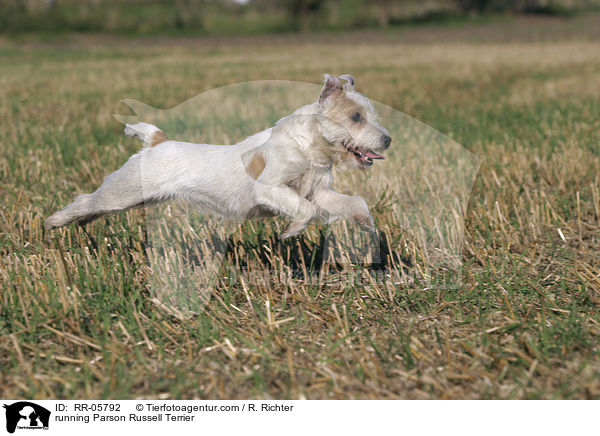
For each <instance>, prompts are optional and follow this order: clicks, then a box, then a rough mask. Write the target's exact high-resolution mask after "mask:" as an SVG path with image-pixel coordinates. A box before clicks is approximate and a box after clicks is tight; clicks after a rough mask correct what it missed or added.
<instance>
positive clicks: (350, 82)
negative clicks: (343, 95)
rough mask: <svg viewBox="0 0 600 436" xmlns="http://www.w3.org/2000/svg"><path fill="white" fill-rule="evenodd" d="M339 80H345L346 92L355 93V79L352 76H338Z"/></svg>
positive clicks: (344, 87)
mask: <svg viewBox="0 0 600 436" xmlns="http://www.w3.org/2000/svg"><path fill="white" fill-rule="evenodd" d="M338 78H339V79H342V80H345V81H346V82H345V83H344V86H342V88H343V89H344V91H350V92H354V77H352V75H350V74H342V75H341V76H338Z"/></svg>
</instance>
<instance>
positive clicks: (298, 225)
mask: <svg viewBox="0 0 600 436" xmlns="http://www.w3.org/2000/svg"><path fill="white" fill-rule="evenodd" d="M255 193H256V201H257V202H258V203H259V204H261V205H263V206H267V207H268V208H269V209H272V210H274V211H276V212H277V213H279V214H283V215H286V216H287V217H289V218H290V220H291V222H290V224H289V225H288V226H287V228H286V230H285V232H284V233H283V234H282V237H283V238H289V237H290V236H295V235H298V234H300V233H302V231H303V230H304V229H305V228H306V226H307V225H308V224H309V223H310V222H311V221H312V220H315V219H320V220H323V221H326V220H327V214H326V212H325V211H324V210H323V209H322V208H321V207H320V206H318V205H316V204H314V203H311V202H310V201H308V200H307V199H306V198H303V197H301V196H299V195H298V194H297V193H296V192H295V191H294V190H292V189H291V188H289V187H287V186H270V185H265V184H263V183H257V184H256V189H255Z"/></svg>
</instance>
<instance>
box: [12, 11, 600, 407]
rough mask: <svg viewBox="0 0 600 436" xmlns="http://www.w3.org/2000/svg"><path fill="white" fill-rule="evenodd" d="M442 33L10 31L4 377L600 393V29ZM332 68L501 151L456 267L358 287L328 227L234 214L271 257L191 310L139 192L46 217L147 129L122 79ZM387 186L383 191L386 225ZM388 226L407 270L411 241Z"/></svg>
mask: <svg viewBox="0 0 600 436" xmlns="http://www.w3.org/2000/svg"><path fill="white" fill-rule="evenodd" d="M580 20H583V21H584V22H586V23H587V22H588V21H589V18H581V19H580ZM574 23H575V24H573V22H569V24H568V26H569V29H571V28H577V26H576V23H577V21H576V20H575V22H574ZM551 24H552V23H551ZM536 25H537V24H536ZM554 25H555V24H552V26H554ZM499 26H500V25H498V24H495V25H494V26H493V32H494V35H496V34H501V26H500V28H499ZM515 26H516V28H517V29H518V31H517V30H515ZM519 26H521V27H519ZM552 26H550V27H549V28H550V29H553V27H552ZM532 28H533V29H534V30H535V29H538V28H537V27H535V26H532ZM583 28H584V29H585V26H583ZM425 30H426V29H425ZM538 30H539V29H538ZM588 30H589V29H588ZM444 31H446V32H447V33H448V35H449V37H448V41H446V42H439V41H438V42H436V43H420V42H414V41H413V40H414V38H415V36H414V34H416V35H418V34H422V33H424V29H423V28H418V29H413V30H410V29H409V30H403V31H401V32H388V33H385V34H376V33H372V32H371V33H369V34H368V37H366V38H359V37H360V34H359V35H358V36H356V35H355V36H353V35H340V36H331V35H329V36H327V37H326V38H327V39H328V42H327V44H318V43H317V42H318V41H316V40H315V37H308V38H307V39H296V38H295V37H285V38H281V39H279V40H276V41H275V43H274V44H271V43H270V41H271V40H270V39H268V38H264V39H261V38H258V39H256V40H254V41H252V42H251V43H247V44H240V43H239V42H236V41H235V40H232V41H228V40H219V43H218V45H216V46H210V45H208V44H206V42H202V41H201V42H198V43H196V42H195V41H193V40H185V41H179V42H180V44H177V42H178V41H177V40H155V41H153V43H154V44H153V45H146V44H144V41H123V43H122V44H116V45H115V42H118V41H115V40H105V41H94V40H89V39H86V40H75V41H71V42H68V43H61V44H57V43H54V44H39V43H36V44H30V45H25V46H18V45H17V44H16V43H14V42H10V41H4V42H2V44H1V45H0V53H2V54H3V56H4V58H5V59H6V62H4V63H2V65H1V66H0V89H2V92H1V93H0V119H1V120H2V129H1V131H0V144H1V147H2V155H1V157H0V175H1V177H0V192H1V193H2V197H3V200H4V201H3V202H2V210H1V213H0V220H1V222H2V233H1V234H0V252H1V253H2V259H1V261H0V262H1V263H0V277H1V283H2V295H1V296H0V368H1V371H0V396H1V397H5V398H12V397H15V398H16V397H28V398H55V397H66V398H136V397H160V398H195V397H198V398H245V397H264V398H598V397H600V383H599V382H598V380H599V378H598V376H599V375H600V364H599V360H598V350H599V348H598V345H599V344H598V335H599V333H600V332H599V321H600V316H599V315H600V312H599V310H598V304H599V303H600V270H599V266H598V265H600V255H599V254H598V252H599V250H598V248H599V246H598V244H599V242H598V237H599V233H598V226H599V220H600V179H599V177H598V169H599V168H600V156H599V154H598V142H599V136H600V135H599V133H598V132H600V121H598V120H600V117H599V115H600V102H599V100H598V98H599V96H598V91H597V86H596V87H595V86H594V85H593V83H594V82H597V78H598V75H599V74H600V42H598V41H597V40H596V39H595V38H596V37H597V35H595V34H594V33H593V32H590V31H586V30H581V33H580V34H578V33H577V32H571V33H569V37H568V38H566V39H564V40H562V39H561V38H560V35H561V33H560V32H557V34H558V36H559V37H558V38H557V37H556V35H555V34H552V33H548V35H547V38H541V40H540V38H539V35H538V34H535V35H534V34H533V33H534V32H533V31H531V32H532V33H531V34H530V33H528V29H527V28H526V27H524V26H522V25H519V23H517V25H515V24H514V23H508V24H506V29H505V31H506V32H509V33H510V34H511V37H510V38H507V40H506V41H505V42H502V43H499V42H494V41H491V40H486V38H483V41H482V42H478V43H473V42H470V41H469V35H471V34H472V33H469V28H461V29H460V31H458V30H457V29H453V28H450V29H445V30H444V29H435V30H434V31H432V33H433V34H435V35H437V39H438V40H439V39H442V40H443V39H444V37H443V36H444ZM411 32H414V34H412V33H411ZM474 32H475V31H474ZM476 32H477V34H478V35H479V34H481V35H484V36H485V29H482V28H479V27H478V28H477V29H476ZM411 35H412V38H413V39H411ZM461 35H464V36H463V37H462V39H461ZM514 35H519V38H514ZM532 35H533V36H532ZM356 38H359V39H358V40H357V39H356ZM488 39H489V38H488ZM407 41H408V42H407ZM84 43H85V44H84ZM326 71H330V72H340V73H341V72H351V73H353V74H354V75H355V77H356V78H357V84H358V86H359V88H360V89H361V91H363V92H364V93H365V94H367V95H369V96H371V97H372V98H373V99H375V100H378V101H381V102H383V103H385V104H387V105H390V106H394V107H396V108H397V109H399V110H402V111H404V112H406V113H408V114H410V115H412V116H414V117H416V118H418V119H420V120H422V121H424V122H426V123H428V124H429V125H431V126H433V127H434V128H436V129H438V130H439V131H441V132H443V133H445V134H448V135H449V136H450V137H452V138H453V139H454V140H456V141H457V142H458V143H460V144H463V145H464V146H465V147H467V148H468V149H469V150H471V151H473V152H474V153H476V154H477V155H478V156H480V157H481V158H482V159H483V162H484V163H483V166H482V168H481V170H480V173H479V175H478V178H477V180H476V182H475V186H474V190H473V194H472V196H471V198H470V204H469V210H468V213H467V219H466V234H465V241H464V244H463V253H462V256H463V262H464V267H463V270H462V285H461V287H460V288H458V289H450V290H443V289H434V288H430V287H426V286H421V285H419V284H418V282H417V283H412V284H410V285H408V284H394V282H392V281H390V280H383V281H377V280H370V279H369V277H371V276H370V275H368V276H366V279H363V280H361V281H358V282H356V283H355V284H354V285H348V284H346V285H343V286H342V285H341V284H344V283H346V282H344V281H340V280H337V278H338V276H336V274H337V273H338V272H339V271H338V272H335V271H330V273H331V275H326V276H325V277H326V279H325V280H320V281H316V282H311V281H309V280H307V279H306V277H307V276H308V275H310V265H309V264H310V262H308V261H307V259H306V258H304V259H303V258H302V256H303V255H304V256H306V255H307V254H310V255H313V254H314V253H315V252H316V251H317V250H318V242H319V237H320V233H319V231H318V228H316V227H314V228H311V229H310V231H309V232H308V234H307V235H306V236H305V237H304V238H300V239H298V240H295V241H292V242H290V243H285V244H281V243H280V242H279V240H278V238H277V230H278V226H280V225H281V222H280V221H274V222H267V223H263V224H252V225H248V226H246V227H244V228H243V229H241V230H238V231H236V233H234V236H233V238H232V242H233V243H234V246H233V248H232V249H230V250H229V251H228V253H227V256H229V261H228V262H229V264H231V265H235V266H238V267H241V266H244V265H246V266H247V265H250V268H260V267H263V268H265V267H266V268H268V269H270V270H272V271H276V272H277V275H276V276H273V275H270V276H268V277H266V278H265V280H263V281H261V280H255V281H253V282H249V281H247V280H238V281H235V282H234V281H230V280H227V279H225V278H224V277H225V276H222V277H220V278H219V282H218V284H217V286H216V287H215V289H214V291H213V293H212V298H211V299H210V301H209V302H208V303H207V305H206V308H205V311H204V312H203V313H201V314H200V315H198V316H195V317H193V318H191V319H189V320H185V321H181V320H178V319H177V318H176V317H173V316H171V315H170V314H169V313H167V312H165V311H164V310H163V309H161V307H160V305H159V304H157V302H156V300H153V297H154V296H153V293H152V286H151V285H150V283H151V281H149V279H148V277H149V276H148V274H149V272H148V268H149V265H150V264H151V262H149V261H148V253H147V252H146V243H147V242H148V239H147V236H146V221H145V219H144V218H145V216H144V213H143V211H140V210H137V211H131V212H128V213H127V214H122V215H118V216H113V217H110V218H108V219H102V220H99V221H97V222H95V223H92V224H91V225H89V226H88V227H87V231H88V233H89V234H90V235H91V237H89V236H88V235H86V233H85V232H84V231H83V230H82V229H81V228H78V227H75V226H71V227H68V228H67V229H65V230H60V231H56V232H53V233H48V232H46V231H44V230H43V227H42V222H43V219H44V218H45V217H46V216H47V215H48V213H49V212H51V211H53V210H55V209H56V208H57V207H58V206H59V205H60V206H62V205H64V204H66V203H67V202H68V201H70V200H71V199H72V197H73V196H74V194H76V193H78V192H81V191H90V190H92V189H94V188H95V187H96V186H97V185H98V184H99V183H100V182H101V180H102V178H103V177H104V176H105V175H106V174H108V173H109V172H110V171H112V170H114V169H116V168H117V167H118V166H119V165H121V164H122V162H123V161H124V160H125V159H126V158H127V156H128V155H129V154H131V153H132V152H133V151H134V150H136V149H137V147H138V144H136V143H135V142H134V141H131V140H126V139H125V138H124V137H123V136H122V134H121V126H120V125H119V124H118V123H117V122H115V121H114V120H113V119H112V117H111V113H114V112H123V108H122V106H119V104H118V101H119V100H120V99H121V98H124V97H132V98H136V99H138V100H140V101H144V102H146V103H148V104H151V105H154V106H157V107H171V106H173V105H175V104H178V103H180V102H182V101H184V100H186V99H187V98H190V97H192V96H194V95H197V94H199V93H201V92H203V91H206V90H208V89H212V88H214V87H216V86H220V85H224V84H228V83H235V82H240V81H246V80H253V79H270V78H275V79H287V80H300V81H307V82H316V81H318V80H319V78H320V77H321V74H322V73H323V72H326ZM221 133H223V132H221ZM234 133H236V132H235V131H233V133H232V135H233V134H234ZM211 134H214V135H219V134H220V132H219V131H214V132H211ZM232 139H234V138H232ZM394 145H395V146H396V147H401V146H402V144H400V143H399V142H396V143H394ZM382 169H383V167H382ZM389 170H391V168H390V167H387V168H386V169H385V171H389ZM405 189H406V190H410V189H411V187H410V186H407V187H405ZM402 194H403V193H402V192H400V191H399V192H395V195H396V197H392V200H393V201H396V202H398V201H402V199H403V196H402ZM408 194H410V192H408ZM393 201H392V203H393ZM389 207H392V205H390V203H389V202H387V203H386V202H383V203H382V204H381V207H380V208H379V209H377V210H376V221H378V222H379V223H380V224H383V226H385V225H389V224H390V223H389V220H390V219H389V218H386V217H387V216H389V210H388V209H386V208H389ZM386 214H387V215H386ZM388 227H389V226H388ZM167 230H168V229H167ZM389 241H391V242H390V244H391V252H392V254H393V253H395V254H393V255H392V256H391V258H390V259H388V267H390V265H391V267H390V268H391V269H392V270H395V271H396V272H398V271H399V270H403V267H402V266H401V265H399V264H398V263H397V261H398V259H400V260H402V259H405V260H406V259H410V256H409V254H410V253H408V254H407V253H405V252H404V248H403V247H405V246H403V245H401V244H400V242H399V241H396V240H395V239H394V236H393V235H392V234H391V233H390V235H389ZM408 242H410V241H408ZM408 242H407V243H408ZM409 251H410V250H409ZM394 256H395V257H394ZM407 256H408V257H407ZM413 260H414V259H413ZM394 262H396V263H394ZM408 263H409V264H410V262H408ZM290 264H293V265H295V267H296V269H297V270H298V271H299V273H298V274H296V275H292V276H290V275H289V274H286V273H285V272H286V270H285V267H286V266H289V265H290ZM404 268H405V269H406V270H407V271H411V270H410V268H411V266H410V265H409V266H406V265H405V266H404ZM334 272H335V274H334ZM305 274H306V276H305ZM328 274H329V273H328Z"/></svg>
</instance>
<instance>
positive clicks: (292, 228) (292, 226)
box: [281, 221, 308, 239]
mask: <svg viewBox="0 0 600 436" xmlns="http://www.w3.org/2000/svg"><path fill="white" fill-rule="evenodd" d="M307 224H308V223H304V222H301V221H292V222H290V223H289V224H288V225H287V227H286V229H285V230H284V232H283V233H282V234H281V237H282V238H283V239H287V238H291V237H292V236H298V235H299V234H300V233H302V232H303V231H304V229H305V228H306V226H307Z"/></svg>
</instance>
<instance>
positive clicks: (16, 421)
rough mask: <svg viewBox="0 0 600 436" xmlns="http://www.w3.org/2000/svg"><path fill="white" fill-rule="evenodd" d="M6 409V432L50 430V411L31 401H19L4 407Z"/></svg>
mask: <svg viewBox="0 0 600 436" xmlns="http://www.w3.org/2000/svg"><path fill="white" fill-rule="evenodd" d="M3 407H4V408H5V409H6V431H8V432H9V433H14V432H15V430H16V429H17V428H18V429H29V430H34V429H48V424H49V423H50V411H49V410H48V409H45V408H44V407H42V406H38V405H37V404H35V403H31V402H29V401H19V402H17V403H13V404H11V405H6V404H5V405H4V406H3Z"/></svg>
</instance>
